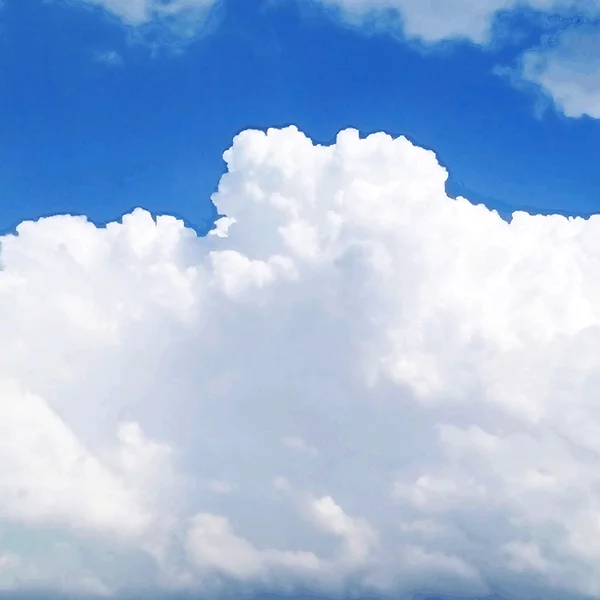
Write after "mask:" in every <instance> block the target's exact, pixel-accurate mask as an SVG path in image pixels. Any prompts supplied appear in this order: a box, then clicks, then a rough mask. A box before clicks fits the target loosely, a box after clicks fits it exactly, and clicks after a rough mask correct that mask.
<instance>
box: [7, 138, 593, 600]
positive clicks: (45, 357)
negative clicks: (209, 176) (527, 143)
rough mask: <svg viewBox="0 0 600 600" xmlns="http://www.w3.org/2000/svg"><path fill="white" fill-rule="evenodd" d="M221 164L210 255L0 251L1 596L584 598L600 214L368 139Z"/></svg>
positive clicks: (24, 239)
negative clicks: (454, 180)
mask: <svg viewBox="0 0 600 600" xmlns="http://www.w3.org/2000/svg"><path fill="white" fill-rule="evenodd" d="M225 159H226V162H227V166H228V171H227V173H226V174H225V175H224V176H223V178H222V180H221V182H220V185H219V190H218V192H217V193H216V194H215V196H214V201H215V204H216V206H217V208H218V210H219V212H220V214H225V215H227V217H226V218H224V219H222V220H221V221H220V222H218V224H217V227H216V228H215V230H214V232H213V234H212V235H209V236H207V237H205V238H199V237H197V236H196V234H195V233H194V232H193V231H191V230H189V229H186V228H185V227H184V226H183V224H182V223H181V222H180V221H178V220H176V219H175V218H172V217H169V216H163V217H159V218H157V219H156V220H153V218H152V217H151V216H150V215H149V214H148V213H147V212H145V211H143V210H136V211H134V212H133V213H132V214H129V215H125V216H124V217H123V220H122V222H115V223H110V224H108V225H107V226H106V227H103V228H100V227H96V226H95V225H93V224H92V223H90V222H87V221H86V220H85V219H84V218H81V217H72V216H55V217H50V218H45V219H41V220H39V221H37V222H25V223H22V224H21V225H20V226H19V227H18V231H17V234H16V235H8V236H5V237H3V238H2V239H1V253H0V265H1V270H0V339H2V341H3V344H2V345H1V346H0V535H1V540H2V541H1V545H0V548H1V552H0V588H2V589H4V590H15V589H16V590H23V589H28V588H32V589H40V588H41V589H44V590H52V591H57V592H58V591H60V592H69V591H75V592H77V593H84V592H87V593H90V594H104V595H106V594H108V595H110V594H118V593H119V592H120V591H121V590H123V589H154V590H170V591H190V590H191V591H197V592H201V593H202V594H204V595H210V594H214V595H219V594H222V593H224V592H225V591H227V590H229V591H230V590H231V589H233V588H235V589H237V590H245V591H271V592H277V591H294V590H311V591H314V592H322V593H328V594H332V593H349V592H353V593H359V592H360V593H369V594H379V595H382V596H388V595H391V594H395V595H399V596H400V597H404V596H410V595H411V594H412V593H413V592H417V591H421V590H423V589H426V591H428V592H432V593H435V592H437V593H457V594H458V593H460V594H465V595H469V594H486V593H490V592H492V591H495V590H502V591H504V592H507V593H513V594H517V595H520V596H526V595H540V594H545V597H548V598H565V597H579V596H586V595H590V596H592V595H597V594H598V592H599V591H600V587H599V586H600V569H599V567H598V565H599V564H600V562H599V560H598V559H599V558H600V556H599V550H598V544H597V539H598V536H599V535H600V497H599V493H600V467H599V464H600V463H599V461H598V455H599V452H600V446H599V442H598V440H599V439H600V437H599V432H600V410H599V407H598V403H597V387H598V382H599V378H598V373H599V372H600V370H599V368H600V362H599V361H600V358H599V356H598V352H597V348H598V344H599V343H600V309H599V306H600V284H599V283H598V277H597V272H598V267H599V265H600V241H599V240H600V219H599V218H598V217H592V218H590V219H589V220H583V219H567V218H564V217H561V216H529V215H526V214H523V213H515V214H514V215H513V219H512V221H511V222H510V223H507V222H505V221H503V220H502V219H501V218H500V217H499V216H498V215H497V214H496V213H495V212H491V211H489V210H487V209H486V208H485V207H483V206H474V205H472V204H470V203H469V202H468V201H467V200H465V199H462V198H459V199H457V200H452V199H450V198H448V196H447V195H446V193H445V182H446V179H447V173H446V171H445V170H444V169H443V168H442V167H441V166H440V165H439V164H438V162H437V160H436V157H435V155H434V154H433V153H432V152H429V151H426V150H423V149H421V148H419V147H417V146H414V145H413V144H411V143H410V142H409V141H408V140H406V139H404V138H398V139H393V138H391V137H389V136H387V135H385V134H377V135H372V136H370V137H368V138H366V139H360V138H359V135H358V133H357V132H355V131H353V130H347V131H344V132H341V133H340V134H339V136H338V138H337V141H336V143H335V144H333V145H331V146H318V145H315V144H313V143H312V142H311V140H310V139H308V138H306V137H305V136H304V135H303V134H302V133H300V132H298V131H297V130H296V129H294V128H289V129H284V130H269V132H268V133H264V132H259V131H246V132H244V133H242V134H240V135H239V136H238V137H237V138H236V139H235V142H234V144H233V146H232V148H231V149H230V150H229V151H228V152H227V153H226V154H225ZM232 586H233V587H232Z"/></svg>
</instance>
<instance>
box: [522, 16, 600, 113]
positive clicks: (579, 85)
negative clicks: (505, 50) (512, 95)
mask: <svg viewBox="0 0 600 600" xmlns="http://www.w3.org/2000/svg"><path fill="white" fill-rule="evenodd" d="M599 69H600V41H599V37H598V27H597V26H593V25H588V26H586V27H577V28H571V29H569V30H567V31H566V32H565V33H563V34H562V35H561V36H560V37H558V39H557V40H556V43H555V44H553V45H551V46H550V45H547V46H545V47H543V48H541V49H537V50H531V51H529V52H527V53H526V54H525V55H524V57H523V60H522V65H521V71H520V75H521V77H522V78H523V79H524V80H527V81H531V82H533V83H535V84H537V85H538V86H539V87H540V89H541V90H542V91H543V92H544V93H546V94H547V95H548V96H550V97H551V98H552V100H553V102H554V104H555V106H556V107H557V108H558V109H559V110H561V111H562V112H564V114H565V115H566V116H567V117H575V118H577V117H582V116H584V115H587V116H589V117H592V118H594V119H598V118H600V77H599V76H598V72H599Z"/></svg>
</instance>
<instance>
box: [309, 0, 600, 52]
mask: <svg viewBox="0 0 600 600" xmlns="http://www.w3.org/2000/svg"><path fill="white" fill-rule="evenodd" d="M310 1H312V0H310ZM317 1H318V2H320V3H322V4H324V5H325V6H327V7H331V8H333V9H335V10H337V11H338V12H339V14H340V15H341V16H342V17H344V18H345V19H346V20H348V21H349V22H350V23H354V24H365V23H368V24H371V25H376V26H384V27H391V28H401V29H402V30H403V33H404V34H405V35H406V36H407V37H408V38H416V39H420V40H422V41H423V42H426V43H435V42H439V41H442V40H448V39H457V38H458V39H467V40H471V41H473V42H475V43H477V44H485V43H487V42H489V41H490V36H491V33H492V30H493V25H494V21H495V19H496V17H497V16H498V15H499V14H501V13H502V12H506V11H513V10H517V9H524V8H528V9H532V10H536V11H546V12H551V13H571V12H580V13H583V14H594V15H597V14H598V11H599V10H600V4H599V3H598V1H597V0H427V1H423V0H317Z"/></svg>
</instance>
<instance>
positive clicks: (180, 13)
mask: <svg viewBox="0 0 600 600" xmlns="http://www.w3.org/2000/svg"><path fill="white" fill-rule="evenodd" d="M65 1H66V2H67V3H71V4H74V5H77V4H80V5H89V6H93V7H99V8H101V9H104V10H105V11H106V12H107V13H108V14H109V15H111V16H114V17H116V18H118V19H119V20H121V21H122V22H123V23H125V24H126V25H130V26H133V27H136V28H140V27H149V26H152V25H158V26H160V27H161V28H163V29H165V30H168V31H169V33H170V35H175V36H176V38H178V39H180V40H182V39H186V38H191V37H193V36H195V35H196V34H197V33H198V32H199V31H200V29H201V28H202V27H203V25H204V24H205V22H206V18H207V16H208V15H209V13H210V11H211V9H212V8H213V7H214V6H215V5H217V4H218V3H219V1H220V0H65Z"/></svg>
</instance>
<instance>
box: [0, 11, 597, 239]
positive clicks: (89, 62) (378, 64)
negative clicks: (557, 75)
mask: <svg viewBox="0 0 600 600" xmlns="http://www.w3.org/2000/svg"><path fill="white" fill-rule="evenodd" d="M2 22H3V30H2V53H0V61H2V62H1V80H0V81H1V86H2V90H3V92H2V94H1V95H0V102H1V103H2V105H1V115H2V116H1V119H2V123H1V130H2V137H1V140H2V141H1V143H2V146H1V148H2V159H1V161H0V163H1V165H2V166H1V168H0V177H1V182H2V186H3V197H4V202H3V210H2V211H1V213H0V229H2V230H9V229H10V228H11V227H13V226H14V225H15V224H16V223H18V222H20V221H22V220H24V219H30V218H35V217H38V216H40V215H42V214H52V213H62V212H70V213H82V214H86V215H88V216H89V217H90V218H91V219H93V220H94V221H96V222H105V221H110V220H113V219H116V218H118V217H119V216H120V215H121V214H122V213H124V212H127V211H129V210H130V209H131V208H133V207H135V206H138V205H141V206H144V207H146V208H148V209H149V210H151V211H154V212H170V213H173V214H177V215H180V216H182V217H183V218H184V219H185V220H186V221H187V222H189V223H191V224H193V225H194V226H195V227H197V228H199V229H200V230H202V228H203V227H205V225H204V223H205V222H206V219H210V215H211V210H210V200H209V197H210V194H211V193H212V192H213V190H214V188H215V186H216V184H217V182H218V180H219V178H220V176H221V174H222V171H223V168H224V167H223V164H222V161H221V154H222V152H223V151H224V150H225V149H226V148H227V147H228V146H229V145H230V142H231V140H232V138H233V136H234V135H235V134H237V133H238V132H239V131H241V130H243V129H246V128H249V127H258V128H266V127H278V126H283V125H287V124H296V125H297V126H298V127H299V128H300V129H301V130H303V131H305V132H306V133H307V134H308V135H310V136H311V137H312V138H313V139H314V140H315V141H317V142H320V143H329V142H331V141H332V139H333V138H334V137H335V134H336V133H337V132H338V131H339V130H340V129H342V128H345V127H348V126H352V127H356V128H358V129H360V131H361V132H362V133H365V134H367V133H371V132H374V131H379V130H383V131H387V132H390V133H394V134H403V135H407V136H409V137H410V138H411V139H413V140H415V141H416V142H417V143H418V144H419V145H422V146H425V147H429V148H432V149H434V150H435V151H436V152H437V153H438V155H439V158H440V160H441V161H443V162H444V163H445V164H446V165H447V167H448V169H449V171H450V175H451V182H450V185H449V188H448V189H449V192H450V193H451V194H452V195H456V194H464V195H466V196H467V197H468V198H469V199H471V200H475V201H483V202H485V203H486V204H488V205H490V206H494V207H500V208H504V207H505V206H506V207H514V208H527V209H529V210H533V211H562V212H565V213H568V214H588V213H592V212H595V211H596V210H597V209H598V207H599V206H600V192H599V191H598V190H599V189H600V169H598V168H597V163H598V152H599V151H598V136H599V134H600V125H599V124H598V123H597V122H596V121H595V120H594V119H590V118H588V117H583V118H579V119H572V118H571V119H569V118H565V116H564V115H561V114H560V111H558V112H557V111H555V110H554V109H553V108H552V107H550V108H549V109H548V110H546V111H545V112H544V113H543V114H542V115H541V116H540V115H539V111H537V112H536V106H537V105H538V104H539V97H537V96H538V95H539V93H537V94H536V91H535V89H532V87H533V86H530V87H529V88H526V89H525V91H524V90H523V89H522V88H519V89H518V88H516V87H515V86H513V85H511V84H510V83H509V81H508V79H507V78H506V77H500V76H498V75H497V74H495V72H494V70H495V68H496V67H498V66H501V67H502V66H511V65H514V64H515V60H516V59H518V57H519V55H520V54H521V52H522V50H523V48H528V47H531V46H532V45H533V44H535V43H536V42H539V39H540V36H541V34H542V33H543V32H542V31H541V30H540V28H539V27H537V28H536V22H535V21H533V20H529V19H527V18H524V17H522V16H521V17H520V18H519V16H518V15H517V16H515V17H513V18H512V21H511V23H513V25H512V29H511V35H512V39H509V41H508V43H507V44H498V47H497V48H491V49H489V48H486V49H482V48H481V47H479V46H476V45H473V44H470V43H462V42H458V43H451V44H450V46H449V47H448V44H446V46H445V48H444V49H443V50H440V49H439V48H438V49H434V50H433V51H429V52H422V51H420V50H419V49H418V48H415V45H414V44H408V43H403V42H402V41H399V40H398V39H397V38H398V36H392V35H387V34H385V33H383V34H375V35H365V34H364V31H361V30H360V29H357V28H351V27H347V26H340V24H339V22H336V21H335V20H334V19H331V18H329V17H328V16H327V15H326V14H324V11H323V10H321V9H320V8H318V7H316V6H312V7H307V6H303V7H299V6H298V5H297V4H296V3H295V2H280V3H274V4H272V5H270V6H267V5H266V4H263V3H261V2H247V1H241V0H228V1H227V2H225V3H224V5H223V6H222V7H221V9H220V10H219V13H218V15H217V16H216V18H215V20H214V23H213V25H212V27H211V30H210V32H209V33H208V34H206V35H204V36H203V37H201V39H198V40H196V41H194V42H193V43H191V44H189V46H188V47H186V48H185V50H184V51H183V53H181V54H180V55H179V54H178V55H173V54H172V53H171V52H168V51H167V50H165V48H160V49H159V50H158V51H157V52H156V51H155V52H154V53H153V52H152V51H151V49H149V48H148V47H147V46H145V45H142V44H136V43H131V42H128V40H129V39H130V38H131V34H130V33H128V30H127V29H126V28H125V26H123V24H122V23H121V22H120V21H119V20H118V19H115V18H110V17H108V16H107V15H106V14H102V11H101V10H89V9H87V8H84V7H82V6H81V5H74V4H70V5H65V3H64V2H46V3H44V2H40V1H39V0H20V1H19V2H7V3H6V6H5V7H4V9H3V16H2ZM515 33H518V34H519V35H515ZM109 52H116V53H118V55H119V56H120V57H121V59H122V60H120V61H119V64H105V63H104V62H102V61H99V60H98V59H97V55H98V54H100V53H109Z"/></svg>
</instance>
